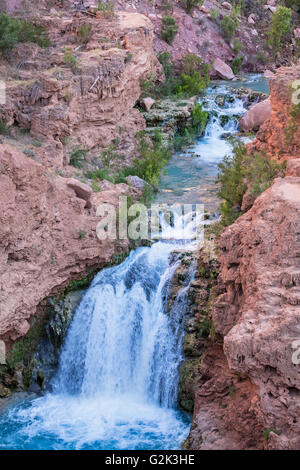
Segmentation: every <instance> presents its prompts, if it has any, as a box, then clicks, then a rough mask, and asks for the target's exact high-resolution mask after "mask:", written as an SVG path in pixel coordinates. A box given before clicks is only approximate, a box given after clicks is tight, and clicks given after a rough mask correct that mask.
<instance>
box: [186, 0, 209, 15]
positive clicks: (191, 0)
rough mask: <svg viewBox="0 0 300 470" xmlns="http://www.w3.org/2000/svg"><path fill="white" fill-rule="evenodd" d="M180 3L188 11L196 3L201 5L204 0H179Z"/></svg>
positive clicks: (195, 5)
mask: <svg viewBox="0 0 300 470" xmlns="http://www.w3.org/2000/svg"><path fill="white" fill-rule="evenodd" d="M180 3H181V4H182V6H183V8H184V9H185V11H186V12H187V13H190V12H191V10H192V9H193V8H195V7H197V6H198V5H203V3H204V0H180Z"/></svg>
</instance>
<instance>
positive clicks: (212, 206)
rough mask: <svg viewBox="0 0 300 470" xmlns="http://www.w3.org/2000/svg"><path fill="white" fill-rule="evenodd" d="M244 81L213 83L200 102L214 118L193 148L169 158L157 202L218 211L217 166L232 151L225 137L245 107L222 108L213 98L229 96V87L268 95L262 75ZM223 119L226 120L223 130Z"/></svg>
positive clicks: (233, 104)
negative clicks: (212, 113) (201, 206)
mask: <svg viewBox="0 0 300 470" xmlns="http://www.w3.org/2000/svg"><path fill="white" fill-rule="evenodd" d="M245 80H247V81H230V82H227V81H222V82H212V83H211V85H210V87H209V88H208V89H207V91H206V95H205V96H204V97H201V98H200V99H199V102H200V103H201V102H202V103H203V108H204V109H207V110H208V111H213V112H214V113H216V114H217V116H212V117H211V118H210V121H209V124H208V126H207V128H206V131H205V135H204V136H203V137H200V138H198V139H197V141H196V143H195V145H192V146H191V147H190V148H189V149H187V150H186V151H183V152H179V153H177V154H175V155H173V157H172V158H171V159H170V161H169V162H168V164H167V165H166V167H165V171H164V174H163V175H162V177H161V180H160V183H159V193H158V195H157V200H158V201H159V202H165V203H193V204H196V203H198V204H204V207H205V209H206V210H207V211H208V212H211V213H213V212H215V211H216V210H217V207H218V205H219V201H218V198H217V187H216V184H215V180H216V176H217V173H218V164H219V163H220V162H221V161H222V160H223V158H224V156H225V155H228V154H231V152H232V145H231V143H230V142H229V141H228V140H226V138H225V137H230V136H232V135H234V134H236V132H237V131H238V121H239V118H241V117H242V116H243V115H244V114H245V112H246V108H245V106H244V104H243V102H242V100H240V99H234V100H233V102H228V101H227V102H225V105H224V106H220V105H218V104H217V103H216V101H215V99H216V97H217V96H228V94H230V93H229V88H241V87H244V88H249V89H252V90H254V91H261V92H264V93H268V92H269V86H268V81H267V80H266V79H264V78H263V77H262V76H261V75H246V76H245ZM222 116H224V117H226V118H229V120H228V122H227V124H226V125H225V126H224V127H223V126H222ZM244 140H245V142H247V141H249V139H244Z"/></svg>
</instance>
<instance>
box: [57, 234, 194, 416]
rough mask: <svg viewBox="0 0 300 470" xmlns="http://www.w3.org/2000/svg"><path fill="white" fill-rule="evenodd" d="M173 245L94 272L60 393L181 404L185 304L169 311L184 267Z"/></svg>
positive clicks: (64, 359) (69, 342)
mask: <svg viewBox="0 0 300 470" xmlns="http://www.w3.org/2000/svg"><path fill="white" fill-rule="evenodd" d="M172 249H174V246H172V245H170V244H166V243H161V242H160V243H157V244H155V245H153V246H152V247H151V248H140V249H138V250H137V251H135V252H134V253H132V254H131V255H130V256H129V258H128V259H127V260H126V261H125V262H124V263H123V264H121V265H120V266H116V267H112V268H109V269H105V270H103V271H102V272H100V273H99V274H98V275H97V276H96V277H95V279H94V281H93V282H92V284H91V286H90V288H89V289H88V291H87V293H86V295H85V297H84V298H83V300H82V302H81V304H80V306H79V308H78V309H77V312H76V315H75V318H74V320H73V322H72V325H71V327H70V330H69V332H68V336H67V339H66V342H65V345H64V348H63V351H62V353H61V360H60V365H59V370H58V373H57V376H56V377H55V379H54V381H53V390H54V392H55V393H70V394H79V395H82V396H86V397H88V396H95V395H103V396H122V395H124V394H134V395H136V396H139V397H140V398H142V399H143V400H145V401H154V402H155V403H157V404H159V405H161V406H166V407H171V406H174V405H175V403H176V397H177V381H178V366H179V363H180V361H181V339H182V334H183V318H184V305H185V303H184V302H182V303H181V309H178V308H177V309H176V308H173V309H172V310H171V312H170V313H169V314H168V313H167V312H166V302H164V299H166V298H167V296H168V286H169V283H170V280H171V279H172V276H173V274H174V271H175V270H176V268H177V266H178V263H177V262H173V263H170V262H169V255H170V252H171V250H172ZM187 291H188V288H187V287H186V288H184V289H183V293H181V295H184V294H185V295H186V292H187Z"/></svg>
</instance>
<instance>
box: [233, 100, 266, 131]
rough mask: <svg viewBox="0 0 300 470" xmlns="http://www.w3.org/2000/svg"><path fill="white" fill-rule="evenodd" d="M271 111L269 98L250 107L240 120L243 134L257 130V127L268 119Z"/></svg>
mask: <svg viewBox="0 0 300 470" xmlns="http://www.w3.org/2000/svg"><path fill="white" fill-rule="evenodd" d="M271 111H272V108H271V102H270V99H269V98H268V99H266V100H264V101H261V102H260V103H257V104H255V105H253V106H251V108H250V109H249V110H248V111H247V113H246V114H245V116H243V117H242V119H241V120H240V127H241V129H242V130H243V131H245V132H249V131H251V130H257V129H259V127H260V126H261V125H262V124H263V123H264V122H265V121H266V120H267V119H269V117H270V116H271Z"/></svg>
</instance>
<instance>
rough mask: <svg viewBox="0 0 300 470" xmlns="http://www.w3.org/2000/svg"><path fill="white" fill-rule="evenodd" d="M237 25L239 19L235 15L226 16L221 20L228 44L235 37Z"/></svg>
mask: <svg viewBox="0 0 300 470" xmlns="http://www.w3.org/2000/svg"><path fill="white" fill-rule="evenodd" d="M237 24H238V23H237V18H236V17H235V16H233V15H230V16H229V15H225V16H224V18H223V19H222V20H221V29H222V32H223V35H224V38H225V39H226V41H227V42H230V41H231V39H232V38H233V36H234V35H235V31H236V28H237Z"/></svg>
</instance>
